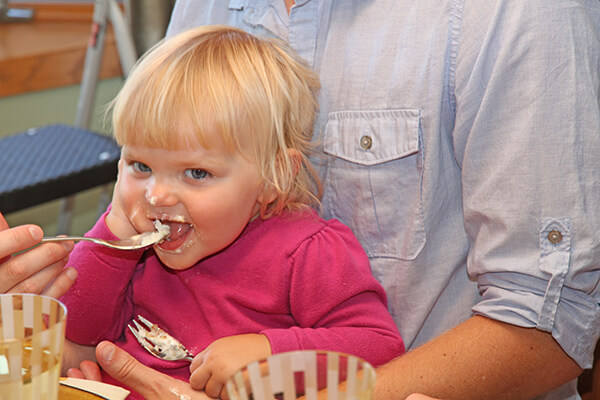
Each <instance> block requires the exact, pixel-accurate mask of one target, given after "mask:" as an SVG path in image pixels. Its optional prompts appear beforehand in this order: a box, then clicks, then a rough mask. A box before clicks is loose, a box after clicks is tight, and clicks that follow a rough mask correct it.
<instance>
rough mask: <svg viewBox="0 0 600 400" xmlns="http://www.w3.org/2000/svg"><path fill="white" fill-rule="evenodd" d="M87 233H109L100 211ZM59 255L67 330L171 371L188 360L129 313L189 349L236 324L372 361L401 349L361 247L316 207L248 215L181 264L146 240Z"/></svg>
mask: <svg viewBox="0 0 600 400" xmlns="http://www.w3.org/2000/svg"><path fill="white" fill-rule="evenodd" d="M89 235H90V236H96V237H100V238H106V239H114V238H115V237H114V235H113V234H112V233H111V232H110V231H109V230H108V228H107V227H106V224H105V223H104V216H103V217H102V218H100V220H99V221H98V223H96V225H95V226H94V228H92V230H91V231H90V232H89ZM69 265H71V266H74V267H75V268H77V270H78V271H79V277H78V279H77V281H76V283H75V285H74V286H73V288H72V289H71V290H70V291H69V293H67V294H66V295H65V296H64V297H63V298H62V299H61V300H62V301H63V302H64V303H65V304H66V306H67V308H68V322H67V338H69V339H70V340H72V341H74V342H76V343H80V344H86V345H96V344H98V343H99V342H100V341H102V340H111V341H113V342H116V343H117V344H118V345H119V346H120V347H122V348H123V349H125V350H126V351H127V352H129V353H130V354H132V355H133V356H134V357H135V358H137V359H138V360H139V361H141V362H142V363H144V364H145V365H148V366H150V367H152V368H154V369H156V370H159V371H161V372H163V373H166V374H168V375H171V376H173V377H176V378H179V379H183V380H188V379H189V375H190V374H189V363H187V362H173V361H163V360H159V359H157V358H155V357H153V356H152V355H150V354H149V353H147V352H146V350H144V349H143V348H142V347H141V346H140V345H139V344H138V342H137V341H136V339H135V338H134V337H133V335H132V334H131V332H129V330H128V329H127V324H128V323H130V322H131V320H132V319H133V318H134V317H135V316H136V315H138V314H140V315H142V316H143V317H145V318H147V319H149V320H150V321H152V322H154V323H156V324H158V325H159V326H161V327H162V328H163V329H165V330H166V331H167V332H169V333H170V334H172V335H173V336H175V337H177V338H178V339H180V340H181V341H182V342H183V344H184V345H185V346H186V347H187V348H188V349H189V350H190V351H191V352H192V353H193V354H196V353H198V352H200V351H201V350H203V349H204V348H205V347H206V346H207V345H209V344H210V343H211V342H213V341H214V340H216V339H218V338H221V337H224V336H230V335H238V334H243V333H263V334H265V335H266V336H267V337H268V339H269V341H270V343H271V348H272V351H273V353H280V352H284V351H291V350H300V349H323V350H336V351H341V352H345V353H350V354H354V355H357V356H360V357H362V358H364V359H366V360H368V361H369V362H371V363H372V364H374V365H380V364H382V363H385V362H387V361H388V360H390V359H392V358H393V357H395V356H398V355H400V354H401V353H403V352H404V344H403V342H402V339H401V338H400V334H399V333H398V330H397V328H396V325H395V324H394V321H393V320H392V318H391V316H390V315H389V313H388V311H387V307H386V304H387V300H386V295H385V292H384V290H383V288H382V286H381V285H380V284H379V283H378V282H377V281H376V280H375V279H374V278H373V276H372V275H371V270H370V266H369V261H368V258H367V256H366V254H365V252H364V251H363V249H362V247H361V246H360V244H359V243H358V241H357V240H356V238H355V237H354V235H353V234H352V232H351V231H350V229H348V228H347V227H346V226H344V225H342V224H341V223H340V222H338V221H336V220H330V221H324V220H322V219H320V218H319V217H318V216H317V215H316V214H312V213H305V214H302V215H295V216H288V217H271V218H269V219H267V220H261V219H256V220H254V221H252V222H251V223H250V224H249V225H248V226H247V227H246V229H245V230H244V232H242V234H241V235H240V237H239V238H238V239H237V240H236V241H235V242H234V243H232V244H231V245H230V246H228V247H227V248H226V249H224V250H222V251H220V252H219V253H217V254H214V255H212V256H210V257H208V258H206V259H203V260H200V261H199V262H198V263H197V264H196V265H194V266H193V267H191V268H188V269H186V270H184V271H173V270H171V269H169V268H166V267H165V266H164V265H163V264H162V263H161V262H160V260H159V259H158V257H157V256H156V254H155V253H154V251H153V250H152V249H150V250H146V251H120V250H113V249H108V248H105V247H102V246H98V245H94V244H91V243H86V242H80V243H78V244H77V246H75V250H74V251H73V253H72V254H71V258H70V262H69ZM107 378H108V377H107ZM107 381H110V382H111V383H115V382H114V381H112V380H111V379H107Z"/></svg>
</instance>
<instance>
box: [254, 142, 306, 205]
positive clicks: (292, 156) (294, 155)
mask: <svg viewBox="0 0 600 400" xmlns="http://www.w3.org/2000/svg"><path fill="white" fill-rule="evenodd" d="M286 153H287V155H288V158H289V161H290V165H291V167H292V174H293V175H292V177H293V178H295V177H296V175H298V172H299V171H300V167H301V165H302V156H301V155H300V153H299V152H298V150H295V149H287V150H286ZM280 158H281V156H278V157H277V162H280V161H279V160H280ZM275 199H277V193H276V192H275V190H274V189H273V188H272V187H265V188H264V190H263V192H262V194H260V195H259V196H258V202H259V203H260V204H264V205H268V204H270V203H272V202H274V201H275Z"/></svg>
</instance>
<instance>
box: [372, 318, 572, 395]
mask: <svg viewBox="0 0 600 400" xmlns="http://www.w3.org/2000/svg"><path fill="white" fill-rule="evenodd" d="M581 372H582V369H581V368H580V367H579V366H578V365H577V364H576V363H575V361H573V360H572V359H571V358H570V357H569V356H568V355H567V354H566V353H565V352H564V351H563V350H562V349H561V347H560V346H559V345H558V343H556V341H555V340H554V339H553V338H552V336H551V335H550V334H549V333H546V332H542V331H539V330H537V329H535V328H520V327H516V326H513V325H509V324H505V323H501V322H498V321H494V320H490V319H488V318H485V317H481V316H475V317H473V318H471V319H469V320H468V321H466V322H464V323H462V324H461V325H459V326H457V327H455V328H454V329H452V330H450V331H448V332H446V333H445V334H443V335H441V336H440V337H438V338H436V339H434V340H432V341H431V342H429V343H427V344H425V345H423V346H421V347H419V348H417V349H415V350H413V351H410V352H408V353H407V354H405V355H404V356H401V357H399V358H397V359H395V360H393V361H391V362H390V363H388V364H386V365H385V366H383V367H381V368H379V369H378V371H377V386H376V389H375V397H374V398H375V399H377V400H387V399H404V398H406V396H408V395H409V394H411V393H414V392H418V393H424V394H428V395H430V396H434V397H438V398H444V399H463V400H468V399H484V398H485V399H529V398H532V397H534V396H536V395H539V394H542V393H545V392H547V391H549V390H551V389H552V388H555V387H557V386H560V385H561V384H563V383H566V382H568V381H570V380H572V379H574V378H576V377H577V376H578V375H579V374H580V373H581Z"/></svg>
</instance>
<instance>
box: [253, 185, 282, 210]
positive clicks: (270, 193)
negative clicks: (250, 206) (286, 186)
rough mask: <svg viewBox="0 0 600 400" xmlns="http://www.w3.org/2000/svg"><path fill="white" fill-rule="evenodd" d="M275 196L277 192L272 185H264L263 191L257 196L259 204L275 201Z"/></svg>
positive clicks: (265, 204)
mask: <svg viewBox="0 0 600 400" xmlns="http://www.w3.org/2000/svg"><path fill="white" fill-rule="evenodd" d="M276 198H277V193H276V192H275V189H273V187H271V186H269V187H265V188H263V192H262V193H261V194H260V195H259V196H258V202H259V203H260V204H261V205H264V206H267V205H269V204H271V203H272V202H274V201H275V199H276Z"/></svg>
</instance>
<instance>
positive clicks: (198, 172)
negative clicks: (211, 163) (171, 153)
mask: <svg viewBox="0 0 600 400" xmlns="http://www.w3.org/2000/svg"><path fill="white" fill-rule="evenodd" d="M185 173H186V175H187V176H189V177H190V178H192V179H195V180H203V179H206V178H208V177H209V175H210V174H209V173H208V171H206V170H204V169H188V170H187V171H185Z"/></svg>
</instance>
